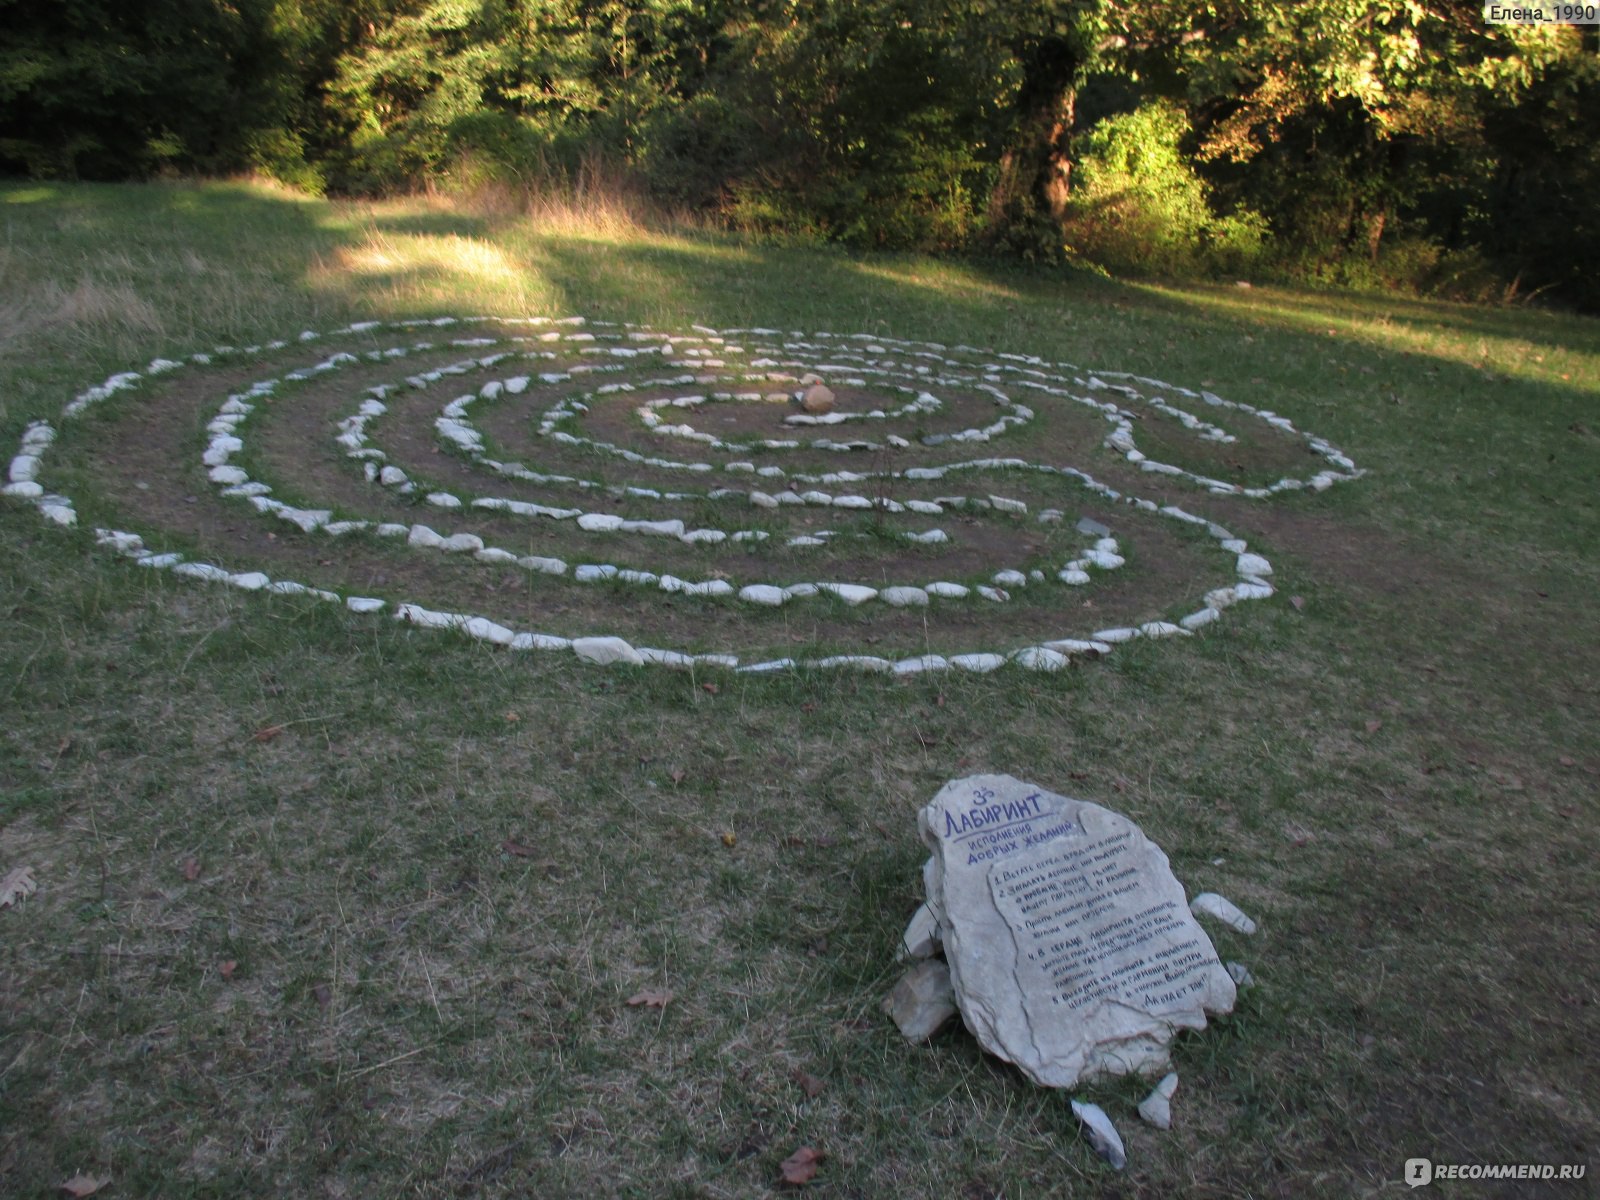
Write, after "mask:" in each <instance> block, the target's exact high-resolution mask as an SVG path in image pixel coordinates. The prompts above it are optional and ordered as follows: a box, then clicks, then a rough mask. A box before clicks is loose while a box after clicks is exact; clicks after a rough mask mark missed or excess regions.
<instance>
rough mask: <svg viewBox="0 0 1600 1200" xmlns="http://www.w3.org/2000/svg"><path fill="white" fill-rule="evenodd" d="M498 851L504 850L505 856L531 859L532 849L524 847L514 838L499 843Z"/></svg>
mask: <svg viewBox="0 0 1600 1200" xmlns="http://www.w3.org/2000/svg"><path fill="white" fill-rule="evenodd" d="M500 849H502V850H504V851H505V852H506V853H507V854H514V855H515V856H516V857H518V858H532V857H533V847H532V846H524V845H523V844H522V843H521V842H519V841H517V840H516V839H514V838H507V839H506V840H505V841H503V842H501V843H500Z"/></svg>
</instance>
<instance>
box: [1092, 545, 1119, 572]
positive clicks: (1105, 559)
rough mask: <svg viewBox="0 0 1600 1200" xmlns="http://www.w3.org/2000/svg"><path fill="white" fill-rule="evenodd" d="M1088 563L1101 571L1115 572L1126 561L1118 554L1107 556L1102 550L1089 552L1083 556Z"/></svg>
mask: <svg viewBox="0 0 1600 1200" xmlns="http://www.w3.org/2000/svg"><path fill="white" fill-rule="evenodd" d="M1083 557H1084V558H1085V559H1087V560H1088V561H1089V562H1091V563H1093V564H1094V565H1095V566H1097V567H1099V568H1100V569H1101V570H1102V571H1115V570H1116V569H1117V568H1118V567H1120V566H1121V565H1122V564H1123V563H1125V562H1127V561H1128V560H1127V559H1125V558H1123V557H1122V555H1120V554H1108V553H1107V552H1106V551H1104V550H1099V549H1096V550H1090V551H1088V552H1087V553H1085V554H1084V556H1083Z"/></svg>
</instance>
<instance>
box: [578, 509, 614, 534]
mask: <svg viewBox="0 0 1600 1200" xmlns="http://www.w3.org/2000/svg"><path fill="white" fill-rule="evenodd" d="M578 528H579V529H586V530H588V531H589V532H590V533H611V532H613V531H615V530H618V529H621V528H622V518H621V517H619V516H616V515H615V514H613V513H584V514H583V515H582V516H580V517H579V518H578Z"/></svg>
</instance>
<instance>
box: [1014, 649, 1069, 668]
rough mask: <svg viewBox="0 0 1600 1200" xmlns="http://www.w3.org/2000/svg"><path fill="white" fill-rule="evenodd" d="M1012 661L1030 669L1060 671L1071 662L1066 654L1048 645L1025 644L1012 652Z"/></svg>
mask: <svg viewBox="0 0 1600 1200" xmlns="http://www.w3.org/2000/svg"><path fill="white" fill-rule="evenodd" d="M1011 661H1012V662H1014V663H1016V664H1017V665H1018V666H1019V667H1023V668H1026V669H1027V670H1029V671H1059V670H1061V668H1062V667H1065V666H1068V665H1070V663H1071V660H1070V659H1069V658H1067V656H1066V655H1065V654H1062V653H1061V652H1060V651H1059V650H1052V649H1050V648H1049V647H1048V646H1025V647H1023V648H1022V649H1021V650H1016V651H1013V652H1012V655H1011Z"/></svg>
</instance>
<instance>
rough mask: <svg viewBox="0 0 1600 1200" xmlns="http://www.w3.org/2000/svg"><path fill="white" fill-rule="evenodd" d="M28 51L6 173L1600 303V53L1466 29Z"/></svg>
mask: <svg viewBox="0 0 1600 1200" xmlns="http://www.w3.org/2000/svg"><path fill="white" fill-rule="evenodd" d="M0 27H3V28H5V29H6V38H5V40H4V42H3V43H0V172H11V173H20V174H27V175H31V176H35V177H46V178H70V177H84V178H94V179H114V178H129V177H148V176H151V175H154V174H158V173H160V174H175V173H219V172H234V171H253V172H256V173H260V174H264V175H267V176H271V177H273V178H275V179H278V180H281V181H283V182H286V183H288V184H290V185H292V186H294V187H297V188H301V189H304V190H306V191H310V192H320V191H323V190H328V191H332V192H342V193H384V192H396V191H404V190H408V189H412V188H416V187H438V186H444V187H446V188H457V189H468V190H471V189H479V188H486V187H493V188H497V189H502V190H504V191H506V192H507V193H508V194H512V195H519V194H521V195H527V194H532V193H534V192H537V191H539V190H540V189H542V188H545V187H546V186H548V185H549V184H551V183H560V182H563V181H571V180H572V179H574V178H575V177H576V176H577V175H578V174H579V173H580V172H583V171H587V170H592V169H594V166H595V164H601V166H602V167H603V169H604V171H605V172H606V174H607V175H608V176H609V177H614V178H622V177H626V178H627V179H629V180H630V183H632V182H634V181H636V182H637V183H639V184H642V185H643V187H644V188H646V189H647V190H648V191H649V192H650V193H652V194H653V195H654V196H655V197H656V198H657V199H659V200H662V201H664V202H666V203H669V204H671V205H672V206H674V207H675V208H685V207H687V208H692V209H697V210H700V211H702V212H705V213H709V214H713V215H714V216H716V217H719V218H722V219H726V220H728V221H729V222H731V223H733V224H736V225H740V226H743V227H746V228H750V229H757V230H761V231H763V232H768V233H779V232H781V233H783V234H786V235H794V234H799V235H802V236H821V237H827V238H831V239H836V240H839V241H843V242H847V243H849V244H852V245H856V246H863V247H916V248H924V249H941V250H954V249H963V248H967V247H972V246H976V245H984V246H986V247H988V248H991V249H998V250H1000V251H1002V252H1005V253H1010V254H1017V255H1022V256H1026V257H1030V258H1034V259H1039V260H1043V261H1062V260H1064V259H1069V258H1070V259H1075V260H1077V261H1080V262H1094V263H1101V264H1104V265H1107V266H1112V267H1114V268H1115V269H1117V270H1138V271H1159V272H1166V273H1174V272H1180V273H1181V272H1191V271H1199V272H1211V271H1228V272H1232V271H1241V270H1245V269H1247V268H1248V269H1251V270H1263V271H1264V270H1266V269H1267V265H1266V264H1268V263H1269V262H1270V263H1271V264H1275V266H1274V268H1273V269H1275V270H1279V271H1292V272H1295V273H1296V274H1298V275H1300V276H1309V277H1314V278H1318V279H1340V280H1363V281H1366V282H1367V283H1371V284H1374V285H1375V284H1377V283H1381V282H1382V281H1383V280H1384V279H1387V278H1390V277H1391V269H1393V271H1397V272H1398V275H1397V277H1400V278H1405V279H1408V280H1411V281H1413V282H1412V284H1410V285H1408V286H1432V284H1431V283H1424V282H1422V281H1426V280H1428V279H1431V278H1433V277H1435V276H1440V277H1452V276H1456V275H1459V274H1460V271H1458V270H1457V269H1456V266H1454V265H1452V264H1462V263H1469V264H1473V265H1472V266H1471V267H1470V269H1468V270H1467V271H1466V274H1467V275H1468V276H1472V277H1473V278H1474V279H1476V278H1477V276H1478V275H1479V273H1480V272H1481V270H1482V269H1483V266H1484V264H1494V269H1495V270H1497V271H1498V272H1500V274H1501V275H1502V276H1503V277H1504V278H1505V279H1506V280H1507V281H1508V282H1509V283H1510V284H1512V286H1511V287H1510V288H1509V289H1508V290H1511V291H1516V290H1521V291H1524V292H1526V291H1537V290H1545V289H1548V291H1549V294H1550V295H1552V296H1556V297H1559V298H1561V299H1563V300H1566V301H1569V302H1572V303H1579V304H1585V305H1591V306H1593V305H1600V292H1597V290H1596V288H1595V286H1594V285H1593V284H1592V283H1590V282H1589V281H1590V280H1592V279H1596V278H1600V269H1597V267H1600V231H1597V230H1596V229H1595V227H1594V223H1593V221H1592V220H1591V219H1589V217H1588V216H1587V213H1588V212H1589V211H1592V210H1593V208H1594V206H1593V204H1592V201H1591V200H1590V198H1591V197H1592V196H1593V195H1594V194H1595V184H1596V181H1597V177H1600V162H1597V151H1596V150H1595V149H1594V147H1595V145H1596V143H1595V140H1594V138H1593V137H1592V136H1590V133H1589V125H1590V124H1592V120H1590V119H1589V118H1588V117H1586V114H1592V112H1593V108H1594V100H1595V96H1596V94H1597V85H1596V82H1595V77H1596V65H1595V64H1596V61H1597V60H1596V56H1595V54H1594V53H1593V49H1594V42H1593V35H1592V33H1590V34H1584V33H1582V32H1580V31H1578V30H1576V29H1573V28H1570V27H1569V28H1551V27H1546V28H1521V27H1515V26H1491V25H1487V24H1486V23H1484V22H1483V21H1482V20H1481V19H1480V17H1479V15H1478V13H1477V10H1476V9H1474V8H1473V7H1472V6H1470V5H1469V6H1445V7H1439V6H1431V7H1430V6H1425V5H1423V4H1420V3H1416V2H1415V0H1384V2H1382V3H1376V4H1375V3H1371V2H1370V0H1306V2H1305V3H1300V4H1294V5H1283V4H1279V3H1271V4H1269V3H1267V2H1266V0H1230V2H1229V3H1227V4H1217V3H1214V2H1213V0H1174V2H1171V3H1163V4H1155V3H1151V2H1148V0H1146V2H1141V3H1133V4H1122V5H1115V6H1113V5H1111V4H1109V3H1107V2H1105V0H1044V2H1038V0H1034V2H1024V0H951V2H947V3H942V4H939V5H934V4H931V3H928V2H927V0H817V2H816V3H812V4H808V5H803V6H802V5H796V4H793V3H790V2H788V0H784V2H781V3H780V2H779V0H709V2H706V3H695V2H692V0H126V2H124V3H112V0H58V2H56V3H51V4H41V3H37V2H34V0H0ZM1585 38H1587V39H1588V40H1587V41H1585ZM1474 254H1476V257H1474ZM1430 256H1431V260H1432V261H1433V264H1434V265H1433V266H1431V267H1430V266H1427V265H1426V262H1427V261H1428V260H1430ZM1402 262H1403V266H1399V265H1397V264H1401V263H1402ZM1468 290H1469V291H1480V290H1482V289H1481V288H1480V287H1479V284H1478V282H1474V283H1473V284H1472V285H1471V286H1470V287H1469V289H1468Z"/></svg>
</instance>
